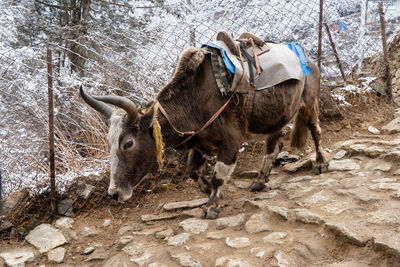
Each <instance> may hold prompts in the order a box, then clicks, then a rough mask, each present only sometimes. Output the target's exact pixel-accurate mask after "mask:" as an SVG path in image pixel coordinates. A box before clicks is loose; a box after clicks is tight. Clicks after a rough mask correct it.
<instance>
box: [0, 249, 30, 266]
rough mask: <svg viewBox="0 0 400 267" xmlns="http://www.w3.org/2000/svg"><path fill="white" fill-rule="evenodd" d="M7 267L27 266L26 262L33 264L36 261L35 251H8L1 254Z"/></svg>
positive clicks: (0, 256)
mask: <svg viewBox="0 0 400 267" xmlns="http://www.w3.org/2000/svg"><path fill="white" fill-rule="evenodd" d="M0 258H3V259H4V261H5V263H6V264H7V266H25V262H27V263H29V262H33V260H34V259H35V254H34V250H33V249H32V248H30V247H21V248H13V249H6V250H3V251H1V252H0Z"/></svg>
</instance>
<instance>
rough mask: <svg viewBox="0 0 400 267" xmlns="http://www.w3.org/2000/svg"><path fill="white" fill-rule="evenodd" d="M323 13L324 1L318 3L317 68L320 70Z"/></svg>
mask: <svg viewBox="0 0 400 267" xmlns="http://www.w3.org/2000/svg"><path fill="white" fill-rule="evenodd" d="M323 13H324V0H320V2H319V24H318V68H319V69H320V70H321V57H322V18H323V15H324V14H323Z"/></svg>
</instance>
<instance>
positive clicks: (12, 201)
mask: <svg viewBox="0 0 400 267" xmlns="http://www.w3.org/2000/svg"><path fill="white" fill-rule="evenodd" d="M28 197H29V193H28V191H26V190H21V191H17V192H13V193H11V194H10V195H9V196H8V197H7V198H6V199H5V200H4V202H3V205H0V211H1V212H2V213H3V214H7V213H9V212H11V211H13V210H14V209H15V207H16V206H17V205H18V204H20V203H22V202H23V201H24V200H26V199H27V198H28ZM0 204H1V203H0Z"/></svg>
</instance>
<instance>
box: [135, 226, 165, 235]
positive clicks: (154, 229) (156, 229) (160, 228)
mask: <svg viewBox="0 0 400 267" xmlns="http://www.w3.org/2000/svg"><path fill="white" fill-rule="evenodd" d="M165 229H166V225H160V226H156V227H152V228H146V229H143V230H142V231H140V232H136V231H135V232H132V233H131V234H133V235H142V236H151V235H154V234H155V233H157V232H160V231H164V230H165Z"/></svg>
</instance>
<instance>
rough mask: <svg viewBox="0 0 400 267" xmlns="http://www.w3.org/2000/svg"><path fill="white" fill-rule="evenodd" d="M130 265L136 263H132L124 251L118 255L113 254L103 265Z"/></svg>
mask: <svg viewBox="0 0 400 267" xmlns="http://www.w3.org/2000/svg"><path fill="white" fill-rule="evenodd" d="M120 266H124V267H128V266H136V264H134V263H132V262H131V261H130V260H129V257H128V255H126V254H125V253H124V252H120V253H118V254H117V255H114V256H112V257H111V258H110V259H109V260H108V261H106V263H104V265H103V267H120Z"/></svg>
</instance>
